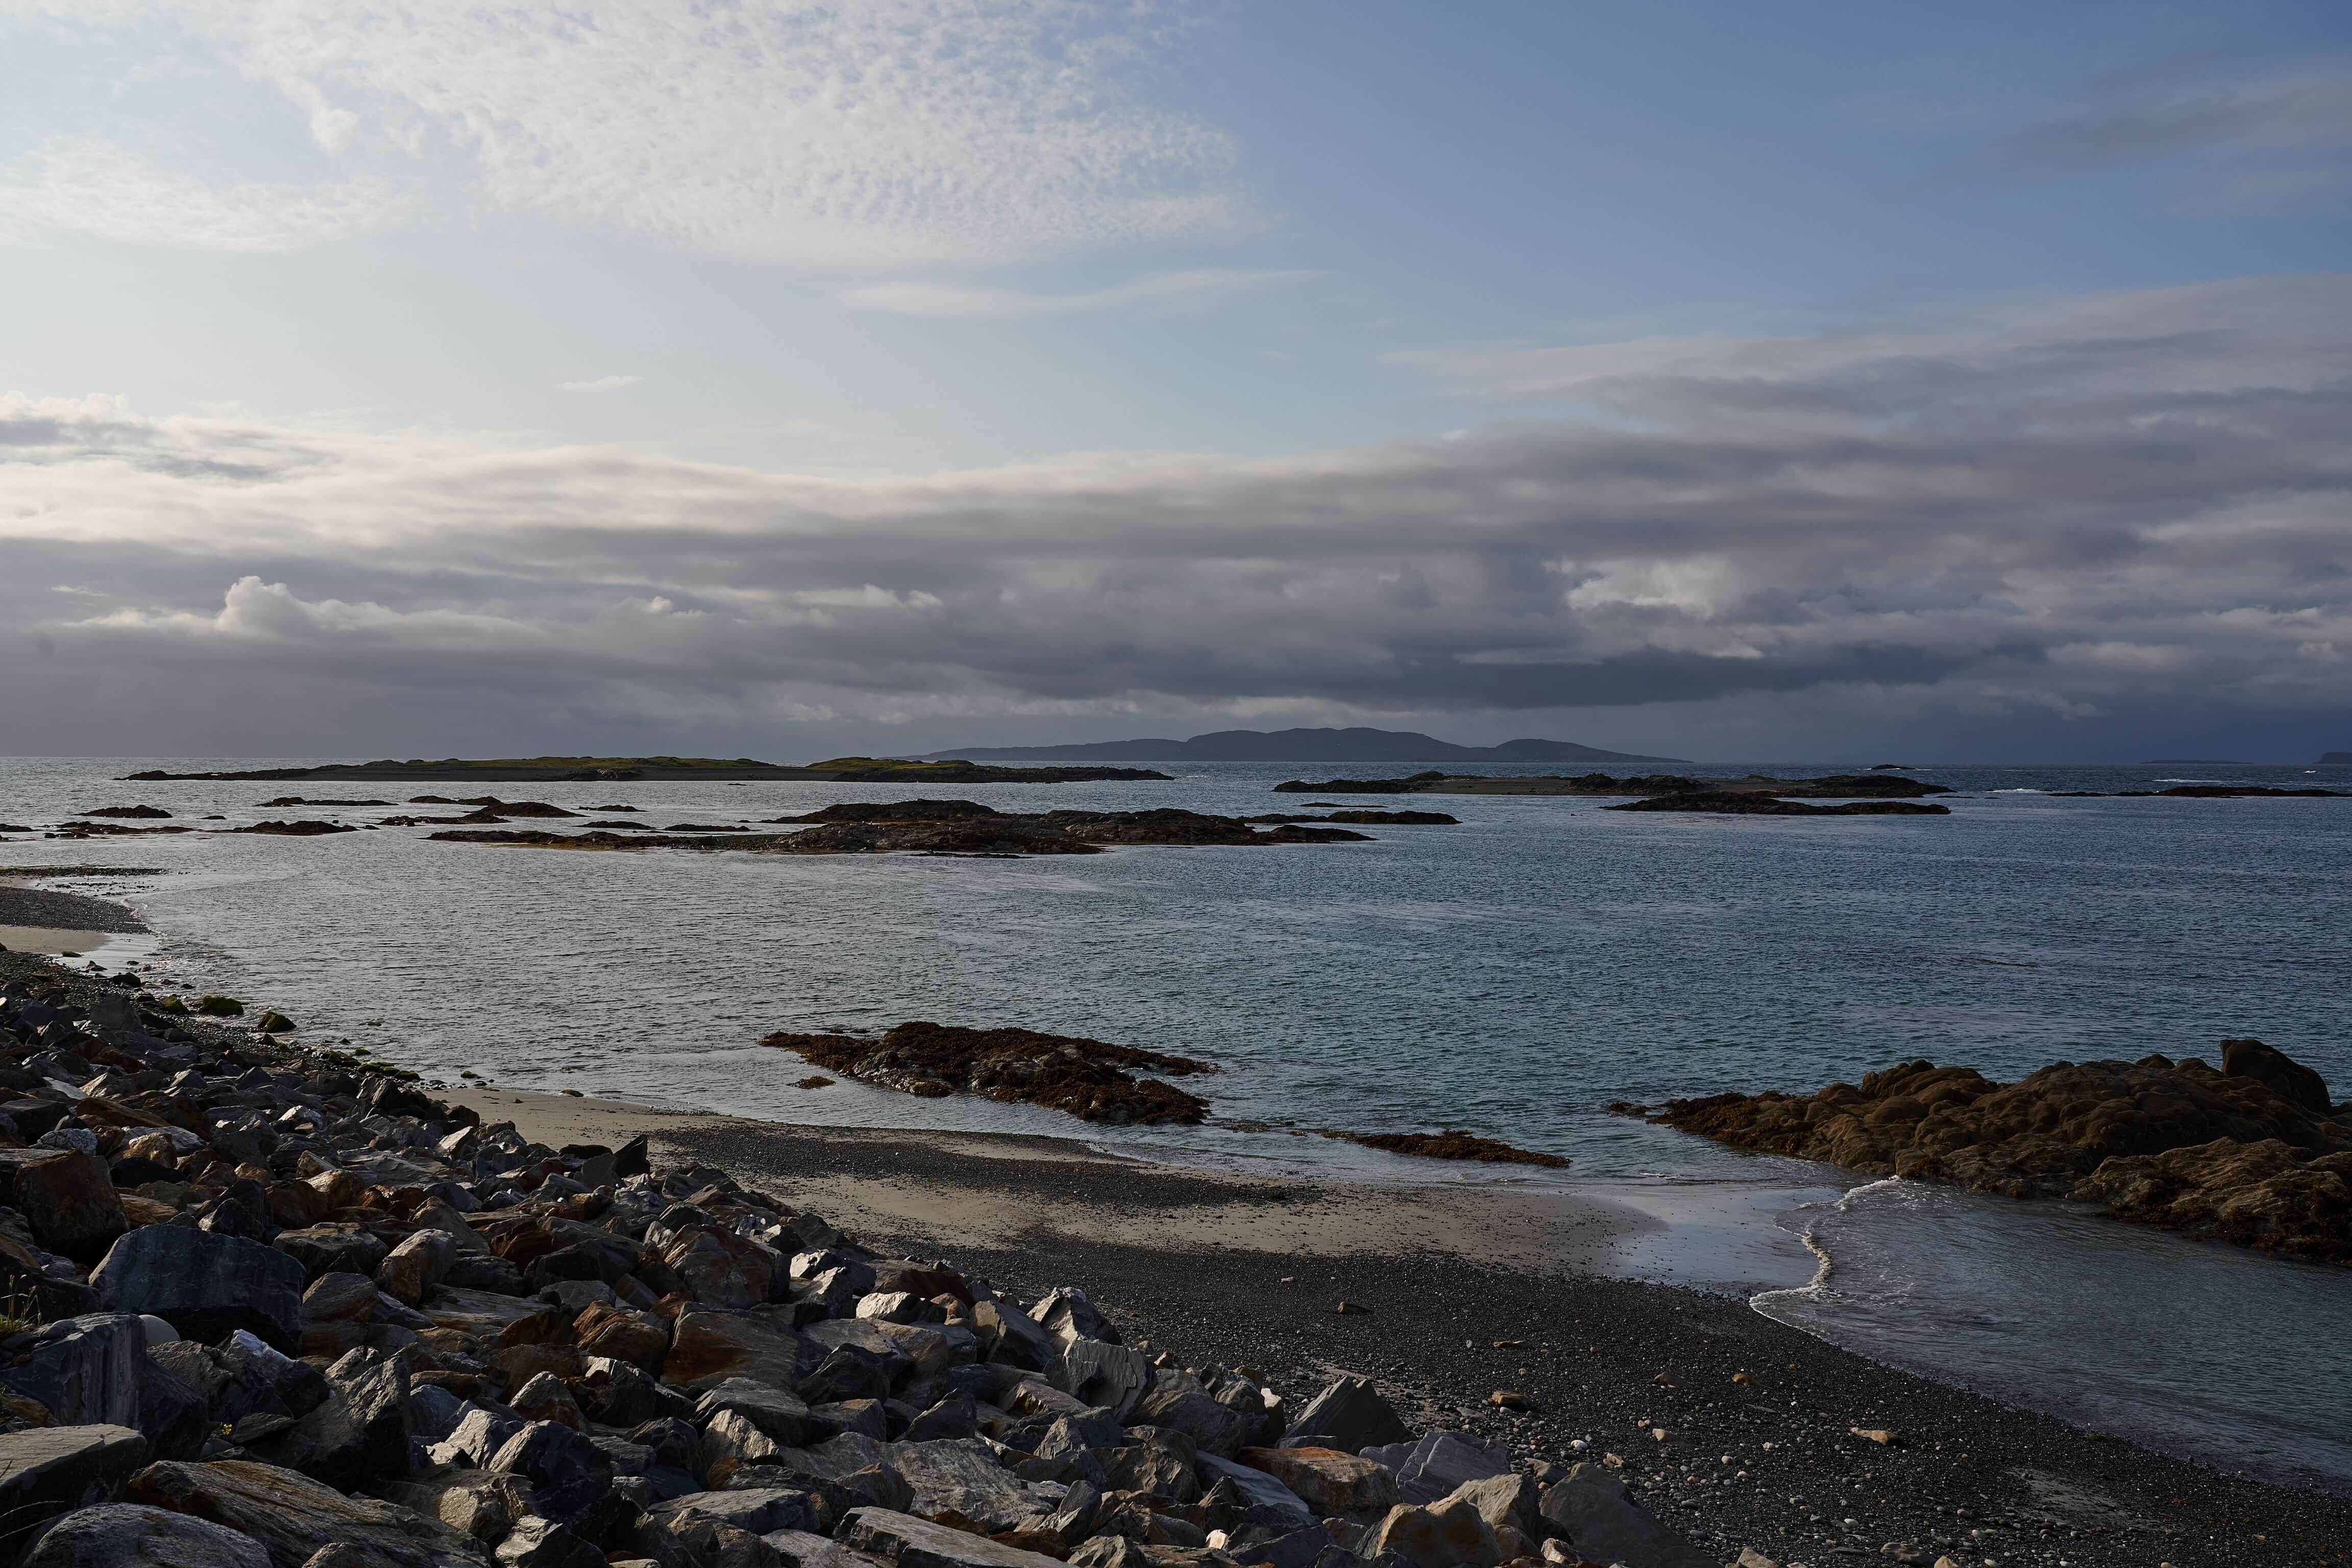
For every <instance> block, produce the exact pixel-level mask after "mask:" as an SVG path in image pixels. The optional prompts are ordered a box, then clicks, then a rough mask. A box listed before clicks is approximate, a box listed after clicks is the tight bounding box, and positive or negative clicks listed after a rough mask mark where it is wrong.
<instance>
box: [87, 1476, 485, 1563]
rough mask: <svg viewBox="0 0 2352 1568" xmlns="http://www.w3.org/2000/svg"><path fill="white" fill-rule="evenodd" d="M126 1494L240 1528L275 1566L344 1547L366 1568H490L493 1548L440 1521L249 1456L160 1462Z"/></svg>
mask: <svg viewBox="0 0 2352 1568" xmlns="http://www.w3.org/2000/svg"><path fill="white" fill-rule="evenodd" d="M124 1495H125V1500H128V1501H131V1502H136V1503H145V1504H148V1505H150V1506H151V1507H154V1508H163V1509H169V1510H171V1511H173V1513H184V1514H189V1515H192V1516H193V1517H194V1518H197V1519H202V1520H209V1521H211V1522H213V1523H215V1524H218V1525H225V1526H226V1527H227V1528H228V1529H230V1530H235V1531H242V1532H243V1533H245V1534H247V1535H249V1536H251V1537H252V1538H253V1539H254V1540H256V1541H257V1542H260V1543H261V1545H262V1547H263V1549H264V1550H265V1551H267V1552H268V1553H269V1562H270V1568H302V1565H303V1564H304V1563H308V1562H310V1559H311V1558H313V1557H315V1556H316V1555H318V1553H319V1552H320V1551H321V1550H322V1549H324V1548H326V1547H329V1546H337V1547H341V1548H342V1549H343V1550H344V1552H346V1553H348V1554H350V1555H351V1558H352V1562H353V1563H357V1564H360V1565H362V1568H490V1554H489V1552H488V1551H487V1550H485V1549H484V1548H483V1546H482V1545H481V1543H480V1542H476V1541H471V1540H468V1539H467V1538H466V1537H465V1536H462V1535H460V1534H458V1533H457V1531H454V1530H451V1529H450V1528H449V1527H448V1526H446V1525H445V1524H443V1523H441V1522H440V1521H438V1520H430V1519H426V1518H425V1517H424V1516H422V1515H421V1514H416V1513H412V1512H410V1511H409V1510H407V1509H404V1508H395V1507H394V1506H393V1505H392V1504H391V1503H388V1502H377V1501H374V1500H372V1499H369V1498H355V1497H345V1496H344V1495H343V1494H342V1493H341V1492H339V1491H336V1490H335V1489H333V1488H331V1487H327V1486H322V1485H320V1483H319V1482H317V1481H314V1480H312V1479H310V1478H309V1477H308V1476H298V1475H296V1474H295V1473H294V1472H293V1471H291V1470H281V1469H279V1468H278V1467H277V1466H275V1465H257V1464H254V1463H252V1462H251V1461H250V1460H245V1459H215V1460H213V1461H211V1462H209V1463H206V1464H194V1465H184V1464H175V1463H170V1462H165V1463H161V1464H153V1465H150V1466H148V1467H147V1468H145V1469H143V1470H142V1471H140V1472H139V1473H138V1474H137V1475H135V1476H133V1477H131V1485H130V1487H129V1488H128V1489H127V1490H126V1491H125V1494H124Z"/></svg>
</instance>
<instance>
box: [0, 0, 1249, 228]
mask: <svg viewBox="0 0 2352 1568" xmlns="http://www.w3.org/2000/svg"><path fill="white" fill-rule="evenodd" d="M12 9H13V15H14V16H15V18H16V26H17V31H18V33H19V35H20V36H22V37H33V36H36V35H38V36H42V37H58V36H62V37H69V38H72V39H75V40H76V41H78V42H79V43H81V44H83V45H86V46H93V47H104V48H106V49H110V50H112V51H115V52H116V55H117V57H119V63H118V64H116V65H115V66H113V68H111V69H110V71H109V72H108V74H109V75H110V77H112V78H113V79H117V80H129V81H135V82H138V83H140V84H141V87H140V90H137V91H131V92H120V91H119V92H117V93H115V94H113V95H112V96H111V97H107V98H103V99H100V100H97V101H93V102H91V103H90V104H89V105H88V106H87V108H86V109H84V110H81V112H83V114H84V115H85V117H86V119H87V120H88V121H89V124H87V125H85V126H82V127H79V128H77V131H76V134H77V135H78V136H79V137H80V138H81V139H82V144H83V145H84V146H85V151H84V152H83V153H81V154H79V158H78V161H75V162H71V163H68V164H67V165H63V166H62V167H64V168H65V169H66V170H67V173H68V174H69V175H70V178H69V179H68V180H67V181H66V182H65V184H64V185H63V186H62V187H61V188H63V189H66V190H68V191H71V190H81V191H85V192H87V193H88V194H89V196H90V198H91V200H92V202H93V203H94V204H95V205H96V206H97V208H98V209H99V210H100V214H101V221H100V222H99V223H98V224H97V225H95V230H96V232H100V233H106V234H113V233H115V232H117V230H119V229H121V227H123V226H124V225H125V224H126V222H128V218H127V217H125V216H123V215H135V214H137V213H138V212H139V210H140V197H141V195H142V194H143V193H146V192H149V191H152V190H155V189H159V188H163V189H170V190H173V191H174V192H176V193H177V194H176V196H175V199H174V200H173V201H171V202H168V203H166V204H164V205H163V206H162V207H160V208H159V209H158V210H156V211H155V212H154V213H152V215H150V216H148V217H146V218H145V219H144V220H142V222H140V223H139V224H137V225H135V229H136V233H135V237H140V238H142V239H146V238H156V239H162V238H167V237H177V239H178V242H180V243H186V244H194V245H218V244H221V243H223V242H224V241H223V238H222V237H223V236H224V235H227V236H230V237H236V236H240V235H247V234H258V235H261V236H265V237H268V242H269V243H273V244H278V243H287V242H289V241H290V240H296V239H299V238H300V237H303V236H306V235H307V236H310V237H323V236H325V235H326V234H328V233H331V232H340V230H338V229H337V228H336V224H337V223H338V222H341V221H343V219H342V218H341V216H337V215H341V214H342V213H343V212H344V209H345V205H346V204H345V202H344V201H343V199H342V196H341V195H338V194H336V193H338V192H347V191H348V190H349V189H351V188H355V187H352V186H350V185H349V184H348V182H349V181H351V180H352V179H358V178H362V177H363V178H365V179H367V180H371V181H373V182H376V183H377V184H386V185H390V186H394V187H396V188H397V189H399V190H400V191H401V192H402V193H404V197H405V201H404V205H407V206H411V207H414V208H417V209H428V208H429V209H433V210H437V211H440V212H442V213H445V214H449V215H456V216H463V215H465V214H467V213H468V212H470V211H471V210H473V209H475V208H478V207H480V206H483V205H488V206H489V207H493V208H498V209H503V210H505V211H508V212H514V213H525V214H537V215H542V216H550V217H553V218H557V219H561V220H564V221H567V222H574V223H584V224H591V225H596V226H605V227H611V228H615V229H619V230H623V231H625V232H629V233H634V234H637V235H642V236H646V237H652V238H655V239H657V240H660V241H664V242H670V243H677V244H682V245H687V246H692V247H698V248H704V249H709V250H713V251H719V252H724V253H728V254H731V255H738V256H745V257H751V258H763V259H780V260H788V261H794V262H804V263H814V264H817V265H823V266H864V265H876V264H883V265H897V266H905V265H910V264H922V263H956V264H966V263H971V262H993V261H1002V260H1006V259H1010V258H1020V257H1024V256H1033V255H1039V254H1047V253H1054V252H1060V251H1067V250H1073V249H1079V248H1085V247H1095V246H1102V245H1118V244H1123V243H1127V242H1130V241H1136V240H1147V239H1159V238H1165V237H1174V236H1192V235H1198V234H1202V233H1205V232H1214V231H1220V230H1223V229H1225V228H1229V227H1231V226H1234V224H1236V223H1237V222H1240V221H1242V218H1243V216H1244V213H1243V207H1242V204H1241V202H1240V199H1239V197H1238V195H1236V193H1235V191H1234V188H1233V186H1232V184H1231V174H1232V169H1233V165H1234V147H1233V144H1232V142H1230V141H1229V139H1228V138H1227V137H1225V136H1224V135H1223V133H1221V132H1218V131H1216V130H1215V129H1213V127H1210V126H1208V125H1205V124H1203V123H1202V122H1200V121H1197V120H1194V119H1192V118H1191V117H1188V116H1186V115H1183V114H1181V113H1178V112H1175V111H1172V110H1166V109H1162V108H1160V107H1157V106H1155V105H1154V104H1152V103H1151V102H1150V101H1149V100H1148V98H1147V97H1146V96H1145V95H1144V94H1143V92H1142V91H1141V90H1140V87H1141V84H1142V83H1143V82H1144V81H1145V80H1146V79H1148V76H1149V72H1150V67H1151V64H1152V62H1153V60H1154V58H1156V57H1157V56H1158V55H1159V54H1160V52H1161V51H1162V50H1163V49H1164V48H1165V47H1168V45H1169V41H1170V39H1171V37H1173V36H1175V35H1176V34H1178V33H1180V32H1181V28H1178V27H1176V26H1173V25H1172V24H1171V23H1169V22H1167V21H1165V20H1163V19H1160V18H1159V17H1157V16H1155V15H1154V13H1155V11H1156V10H1157V7H1156V6H1153V5H1141V6H1137V5H1114V4H1107V3H1106V4H1094V3H1089V0H793V3H791V4H766V3H758V0H712V3H710V4H707V5H690V6H689V5H677V4H672V3H667V0H577V3H576V4H571V5H562V6H549V5H541V4H537V3H536V0H431V3H424V0H368V3H366V4H362V5H352V4H347V3H344V0H269V3H267V4H264V3H262V0H144V3H140V0H118V3H115V4H104V5H100V4H92V5H87V6H82V5H45V4H40V3H38V0H33V3H29V4H28V3H27V0H18V4H17V5H16V6H15V7H13V8H12ZM6 21H7V19H6V18H5V17H0V31H4V30H5V27H6ZM174 80H185V81H191V82H201V83H202V84H204V85H205V87H206V89H208V91H207V93H206V94H205V99H204V101H205V102H208V103H211V104H213V105H215V121H217V124H215V123H214V121H205V124H207V125H209V126H211V127H212V128H213V129H214V130H217V131H219V132H220V134H219V135H218V136H217V137H215V138H214V139H213V140H212V141H209V142H207V141H205V139H204V138H202V137H197V138H193V139H192V138H191V137H189V136H188V135H186V134H184V131H185V122H186V121H189V120H190V118H191V116H192V115H193V113H194V110H191V109H190V107H189V104H188V103H187V102H186V101H184V100H182V99H175V98H173V97H172V96H171V94H170V93H169V92H167V91H166V90H164V89H163V88H159V87H156V86H154V85H153V84H155V83H157V82H163V83H166V84H168V83H170V82H172V81H174ZM271 114H274V115H275V116H276V119H275V121H274V123H275V124H276V125H277V127H278V129H277V132H276V135H277V138H278V141H277V143H276V144H275V145H274V146H273V147H272V148H271V149H270V150H269V153H268V156H269V157H270V158H271V159H274V160H276V161H279V162H283V161H286V160H287V159H288V158H289V157H290V156H291V153H292V152H294V151H301V152H307V153H308V154H309V155H310V159H311V161H312V162H313V163H316V164H318V166H319V168H320V170H322V171H324V173H322V174H321V176H320V178H321V180H322V182H324V183H323V184H321V185H320V188H318V189H309V188H305V187H301V186H299V185H293V184H268V183H261V182H257V181H256V180H246V179H244V177H243V176H232V184H231V185H230V187H229V189H228V191H227V192H226V194H222V193H221V192H220V191H218V190H217V189H215V194H214V195H212V196H211V197H209V198H199V197H197V196H194V195H190V194H188V190H187V188H186V187H188V185H189V184H190V183H191V182H196V181H197V176H198V174H200V173H201V172H202V171H203V170H204V169H205V167H206V166H207V165H209V164H210V163H213V162H215V161H216V160H219V159H222V158H227V159H229V160H230V161H231V162H232V163H234V162H236V161H237V160H243V161H244V162H245V163H252V162H253V161H255V160H256V159H258V158H261V157H263V156H264V154H263V153H258V152H257V151H256V150H255V148H254V147H253V146H251V145H250V144H248V142H244V141H239V140H237V137H238V136H239V135H244V134H247V133H248V132H250V129H251V126H250V123H249V122H251V121H255V120H257V119H261V118H268V116H269V115H271ZM224 127H225V128H226V129H223V128H224ZM233 132H234V134H233ZM92 142H96V143H100V144H102V145H96V146H92V145H90V143H92ZM166 145H179V146H185V147H188V148H189V149H190V153H189V156H190V158H191V160H192V161H191V163H190V165H189V166H188V167H186V168H182V169H178V170H166V171H163V172H161V173H158V172H155V171H152V170H147V169H144V168H143V167H142V165H140V164H139V163H136V162H135V161H134V160H133V159H132V158H131V155H130V154H129V153H124V152H121V150H120V149H122V148H128V147H138V148H142V149H145V150H146V152H147V155H148V156H150V157H160V156H162V154H161V153H157V152H156V151H155V149H157V148H159V147H162V146H166ZM238 181H242V183H236V182H238ZM21 188H29V189H37V190H38V189H48V188H51V187H50V184H47V183H46V177H45V181H44V182H42V183H36V184H32V185H29V186H22V187H21ZM205 188H212V187H205ZM322 205H323V206H324V208H326V209H327V212H326V213H325V214H324V215H322V214H321V213H320V210H318V209H320V207H321V206H322ZM108 214H111V215H115V216H111V217H107V216H103V215H108ZM34 216H36V217H37V218H38V219H39V220H40V221H42V222H44V223H46V224H49V225H53V226H62V227H67V228H90V227H93V225H91V224H89V223H85V222H83V221H81V218H80V216H79V214H78V211H77V209H76V207H75V206H74V205H73V204H72V203H70V202H65V201H56V200H52V201H46V202H44V203H42V204H40V205H38V206H37V208H36V210H35V212H34Z"/></svg>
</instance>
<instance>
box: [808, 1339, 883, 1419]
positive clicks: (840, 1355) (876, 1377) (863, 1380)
mask: <svg viewBox="0 0 2352 1568" xmlns="http://www.w3.org/2000/svg"><path fill="white" fill-rule="evenodd" d="M905 1370H906V1358H905V1357H903V1356H901V1355H899V1354H898V1352H895V1351H872V1350H868V1349H866V1347H865V1346H863V1345H835V1347H834V1348H833V1349H832V1350H830V1351H828V1352H825V1356H824V1360H823V1361H821V1362H819V1363H817V1364H816V1369H815V1370H814V1371H813V1372H811V1373H809V1374H808V1375H807V1376H806V1377H803V1378H802V1379H801V1381H800V1394H801V1397H802V1398H803V1399H805V1400H807V1401H808V1402H809V1403H810V1404H811V1405H836V1404H839V1403H840V1402H841V1401H843V1400H845V1399H884V1398H887V1397H888V1396H889V1393H890V1385H891V1384H892V1383H893V1382H895V1381H896V1380H897V1378H898V1374H899V1373H901V1372H904V1371H905Z"/></svg>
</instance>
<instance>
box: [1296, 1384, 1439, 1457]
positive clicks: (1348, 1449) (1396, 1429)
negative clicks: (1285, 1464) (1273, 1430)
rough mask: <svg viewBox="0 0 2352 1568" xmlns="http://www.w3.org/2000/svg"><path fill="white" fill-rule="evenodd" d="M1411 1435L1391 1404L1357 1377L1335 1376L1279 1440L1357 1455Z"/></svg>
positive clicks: (1406, 1439) (1297, 1446)
mask: <svg viewBox="0 0 2352 1568" xmlns="http://www.w3.org/2000/svg"><path fill="white" fill-rule="evenodd" d="M1411 1441H1412V1433H1411V1432H1410V1431H1408V1430H1407V1429H1406V1427H1405V1424H1404V1422H1403V1420H1402V1418H1401V1417H1400V1416H1399V1415H1397V1413H1396V1409H1395V1407H1394V1406H1393V1405H1390V1404H1389V1402H1388V1401H1387V1400H1385V1399H1383V1398H1381V1394H1380V1391H1379V1390H1378V1389H1375V1388H1374V1387H1373V1386H1372V1385H1371V1384H1370V1381H1369V1380H1367V1379H1364V1378H1360V1377H1340V1378H1334V1379H1333V1380H1332V1381H1331V1384H1330V1385H1329V1386H1328V1387H1327V1388H1325V1389H1324V1390H1323V1392H1322V1393H1320V1394H1317V1395H1316V1396H1315V1397H1314V1398H1312V1399H1310V1400H1308V1401H1307V1408H1305V1409H1304V1410H1301V1411H1300V1412H1299V1413H1298V1415H1297V1417H1296V1418H1295V1419H1294V1420H1293V1421H1292V1422H1291V1423H1290V1430H1289V1431H1288V1433H1287V1434H1286V1435H1285V1436H1284V1437H1283V1439H1282V1447H1286V1448H1337V1449H1339V1452H1341V1453H1343V1454H1360V1453H1361V1452H1363V1450H1365V1449H1366V1448H1375V1447H1381V1445H1383V1444H1388V1443H1409V1442H1411Z"/></svg>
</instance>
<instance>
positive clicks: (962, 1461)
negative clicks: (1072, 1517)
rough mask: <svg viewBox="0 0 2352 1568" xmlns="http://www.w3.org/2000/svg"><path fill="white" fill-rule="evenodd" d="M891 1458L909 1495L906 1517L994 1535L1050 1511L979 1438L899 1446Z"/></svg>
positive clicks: (894, 1447) (893, 1449)
mask: <svg viewBox="0 0 2352 1568" xmlns="http://www.w3.org/2000/svg"><path fill="white" fill-rule="evenodd" d="M889 1455H890V1468H892V1469H895V1470H897V1471H898V1475H899V1477H900V1479H903V1480H905V1482H906V1483H907V1487H908V1492H909V1493H910V1494H911V1500H909V1501H908V1504H907V1510H906V1511H908V1513H911V1514H914V1515H915V1516H917V1517H918V1518H920V1519H928V1520H930V1521H933V1522H935V1523H939V1524H949V1525H953V1526H955V1527H956V1528H957V1529H959V1530H971V1531H979V1532H980V1533H982V1534H983V1535H993V1534H997V1533H999V1532H1001V1531H1008V1530H1014V1529H1017V1528H1019V1527H1020V1526H1022V1525H1023V1524H1025V1523H1027V1522H1028V1521H1031V1520H1034V1519H1035V1518H1036V1517H1037V1516H1038V1515H1039V1514H1042V1513H1045V1512H1046V1511H1048V1510H1045V1508H1042V1507H1040V1506H1039V1504H1038V1501H1037V1500H1036V1499H1035V1498H1034V1497H1033V1496H1031V1495H1030V1493H1029V1489H1027V1488H1026V1487H1024V1486H1023V1485H1022V1484H1021V1483H1020V1482H1019V1481H1018V1480H1015V1479H1013V1475H1012V1472H1010V1471H1008V1470H1006V1469H1005V1468H1003V1466H1002V1465H999V1464H998V1463H997V1462H996V1456H995V1454H994V1453H993V1452H992V1451H991V1450H990V1448H989V1447H988V1445H987V1444H985V1443H983V1442H982V1441H980V1440H979V1439H978V1438H967V1439H965V1440H963V1441H961V1442H939V1443H898V1444H893V1445H892V1446H891V1447H890V1449H889Z"/></svg>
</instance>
